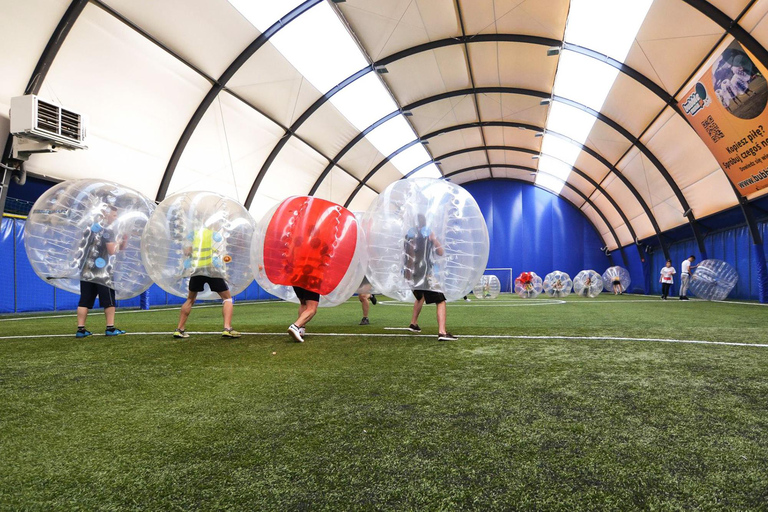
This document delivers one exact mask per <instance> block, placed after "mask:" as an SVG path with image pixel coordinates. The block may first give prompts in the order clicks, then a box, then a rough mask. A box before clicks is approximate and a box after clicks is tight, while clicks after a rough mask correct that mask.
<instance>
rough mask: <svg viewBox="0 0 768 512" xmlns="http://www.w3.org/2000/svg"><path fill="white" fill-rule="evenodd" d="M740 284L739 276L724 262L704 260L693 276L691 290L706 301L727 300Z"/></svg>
mask: <svg viewBox="0 0 768 512" xmlns="http://www.w3.org/2000/svg"><path fill="white" fill-rule="evenodd" d="M738 282H739V274H738V272H736V269H735V268H733V266H731V265H730V264H728V263H726V262H725V261H722V260H704V261H702V262H701V263H699V264H698V265H697V266H696V269H695V271H694V273H693V276H691V284H690V290H691V292H693V294H694V295H695V296H696V297H700V298H702V299H706V300H725V298H726V297H728V294H729V293H731V290H733V288H734V287H735V286H736V283H738Z"/></svg>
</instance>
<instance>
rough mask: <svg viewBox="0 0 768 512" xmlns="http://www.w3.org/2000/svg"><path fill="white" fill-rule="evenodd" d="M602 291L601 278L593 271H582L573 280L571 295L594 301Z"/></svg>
mask: <svg viewBox="0 0 768 512" xmlns="http://www.w3.org/2000/svg"><path fill="white" fill-rule="evenodd" d="M602 291H603V278H602V277H600V274H598V273H597V272H595V271H594V270H582V271H581V272H579V273H578V274H576V277H574V278H573V293H575V294H576V295H578V296H579V297H589V298H591V299H594V298H595V297H597V296H598V295H600V293H601V292H602Z"/></svg>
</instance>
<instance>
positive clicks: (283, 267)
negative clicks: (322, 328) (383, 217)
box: [264, 196, 358, 295]
mask: <svg viewBox="0 0 768 512" xmlns="http://www.w3.org/2000/svg"><path fill="white" fill-rule="evenodd" d="M357 238H358V226H357V221H356V220H355V216H354V214H353V213H352V212H350V211H349V210H347V209H346V208H344V207H342V206H339V205H338V204H336V203H332V202H330V201H326V200H325V199H319V198H316V197H308V196H300V197H290V198H288V199H286V200H285V201H283V202H282V203H281V204H280V205H279V206H278V207H277V210H276V211H275V213H274V215H272V218H271V220H270V221H269V224H268V226H267V230H266V233H265V238H264V270H265V271H266V275H267V278H269V281H271V282H272V283H274V284H277V285H285V286H299V287H301V288H304V289H306V290H310V291H313V292H317V293H319V294H320V295H327V294H329V293H331V292H332V291H333V290H334V289H336V287H337V286H339V284H340V283H341V281H342V279H343V278H344V276H345V275H346V273H347V270H348V269H349V268H350V264H351V263H352V258H353V257H354V255H355V249H356V247H357Z"/></svg>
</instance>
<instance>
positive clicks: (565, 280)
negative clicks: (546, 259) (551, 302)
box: [542, 270, 573, 297]
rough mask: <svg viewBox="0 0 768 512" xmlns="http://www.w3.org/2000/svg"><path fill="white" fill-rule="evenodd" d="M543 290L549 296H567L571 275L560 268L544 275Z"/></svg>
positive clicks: (571, 282) (569, 291)
mask: <svg viewBox="0 0 768 512" xmlns="http://www.w3.org/2000/svg"><path fill="white" fill-rule="evenodd" d="M542 286H543V288H544V292H545V293H546V294H547V295H549V296H550V297H567V296H568V295H570V294H571V288H573V281H571V276H569V275H568V274H566V273H565V272H562V271H560V270H555V271H554V272H550V273H549V274H547V275H546V277H544V283H543V285H542Z"/></svg>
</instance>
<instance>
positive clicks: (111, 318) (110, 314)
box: [104, 306, 115, 325]
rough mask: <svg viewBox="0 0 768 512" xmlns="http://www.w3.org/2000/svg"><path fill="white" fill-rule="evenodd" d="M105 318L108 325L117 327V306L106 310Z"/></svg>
mask: <svg viewBox="0 0 768 512" xmlns="http://www.w3.org/2000/svg"><path fill="white" fill-rule="evenodd" d="M104 316H105V317H106V319H107V325H115V306H110V307H108V308H104Z"/></svg>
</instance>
